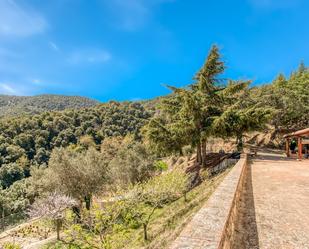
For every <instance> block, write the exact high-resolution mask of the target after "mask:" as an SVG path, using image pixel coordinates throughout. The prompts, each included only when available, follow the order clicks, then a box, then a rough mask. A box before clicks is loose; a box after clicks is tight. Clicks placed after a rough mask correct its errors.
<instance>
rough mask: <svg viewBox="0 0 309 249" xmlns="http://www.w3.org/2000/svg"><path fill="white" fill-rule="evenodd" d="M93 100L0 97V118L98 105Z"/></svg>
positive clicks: (63, 97) (51, 97) (55, 96)
mask: <svg viewBox="0 0 309 249" xmlns="http://www.w3.org/2000/svg"><path fill="white" fill-rule="evenodd" d="M98 104H99V102H98V101H96V100H93V99H89V98H84V97H79V96H63V95H50V94H46V95H38V96H33V97H30V96H29V97H28V96H27V97H25V96H10V95H0V116H1V117H8V116H16V115H25V114H38V113H41V112H45V111H62V110H65V109H80V108H86V107H92V106H95V105H98Z"/></svg>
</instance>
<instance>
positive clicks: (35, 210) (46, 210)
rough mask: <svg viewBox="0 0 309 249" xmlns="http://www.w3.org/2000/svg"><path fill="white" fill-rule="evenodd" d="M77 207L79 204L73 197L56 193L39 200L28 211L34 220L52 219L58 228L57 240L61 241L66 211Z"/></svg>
mask: <svg viewBox="0 0 309 249" xmlns="http://www.w3.org/2000/svg"><path fill="white" fill-rule="evenodd" d="M75 205H77V203H76V201H75V200H74V199H72V198H71V197H69V196H66V195H61V194H58V193H56V192H54V193H51V194H50V195H48V196H47V197H45V198H42V199H38V200H37V201H36V202H35V203H34V204H33V205H32V206H31V208H30V209H29V210H28V214H29V216H30V217H32V218H49V219H52V220H53V222H54V223H55V226H56V231H57V240H60V229H61V226H62V223H63V220H64V219H65V214H64V211H65V210H66V209H68V208H71V207H73V206H75Z"/></svg>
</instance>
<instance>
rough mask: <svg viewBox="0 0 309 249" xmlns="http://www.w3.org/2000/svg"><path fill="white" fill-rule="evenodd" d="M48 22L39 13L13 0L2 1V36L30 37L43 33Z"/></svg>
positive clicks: (0, 5) (0, 18) (0, 12)
mask: <svg viewBox="0 0 309 249" xmlns="http://www.w3.org/2000/svg"><path fill="white" fill-rule="evenodd" d="M46 27H47V22H46V20H45V19H44V18H43V16H41V15H40V14H39V13H37V12H35V11H33V10H30V9H29V8H25V7H21V6H19V5H18V4H17V3H15V2H14V1H13V0H0V36H29V35H34V34H37V33H41V32H43V31H44V30H45V29H46Z"/></svg>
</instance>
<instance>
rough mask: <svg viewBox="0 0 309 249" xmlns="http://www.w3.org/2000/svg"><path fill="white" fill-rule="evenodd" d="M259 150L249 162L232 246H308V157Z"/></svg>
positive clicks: (289, 248)
mask: <svg viewBox="0 0 309 249" xmlns="http://www.w3.org/2000/svg"><path fill="white" fill-rule="evenodd" d="M259 154H260V155H259V156H258V157H256V158H255V159H254V160H253V161H252V163H251V164H250V165H249V169H248V170H249V174H248V177H247V182H246V187H245V189H246V190H245V194H244V198H243V200H242V203H241V215H240V219H239V224H238V225H237V227H236V231H237V236H236V238H235V241H234V242H235V245H234V246H233V247H234V248H237V249H239V248H248V249H254V248H261V249H277V248H278V249H279V248H280V249H281V248H282V249H292V248H293V249H307V248H308V249H309V160H303V161H296V160H295V159H287V158H286V157H285V156H284V155H282V154H279V153H277V154H275V153H259Z"/></svg>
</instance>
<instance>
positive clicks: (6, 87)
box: [0, 83, 21, 95]
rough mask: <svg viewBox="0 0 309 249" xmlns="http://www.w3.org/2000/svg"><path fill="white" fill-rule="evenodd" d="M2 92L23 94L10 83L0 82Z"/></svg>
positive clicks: (0, 91)
mask: <svg viewBox="0 0 309 249" xmlns="http://www.w3.org/2000/svg"><path fill="white" fill-rule="evenodd" d="M0 93H1V94H8V95H21V92H20V91H19V90H18V89H16V88H15V87H13V86H11V84H9V83H0Z"/></svg>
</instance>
